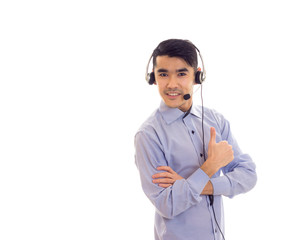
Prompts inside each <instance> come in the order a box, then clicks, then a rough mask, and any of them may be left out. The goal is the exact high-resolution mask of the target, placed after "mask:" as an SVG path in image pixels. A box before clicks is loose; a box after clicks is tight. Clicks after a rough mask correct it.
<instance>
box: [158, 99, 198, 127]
mask: <svg viewBox="0 0 289 240" xmlns="http://www.w3.org/2000/svg"><path fill="white" fill-rule="evenodd" d="M159 111H160V113H161V115H162V116H163V118H164V120H165V121H166V123H167V124H171V123H172V122H174V121H175V120H177V119H178V118H180V117H183V116H184V115H185V114H186V113H185V112H183V111H181V110H180V109H178V108H170V107H168V106H167V105H166V104H165V103H164V101H161V104H160V107H159ZM190 113H191V114H192V115H194V116H196V117H198V118H202V113H201V112H200V111H199V110H198V109H197V108H196V107H195V106H194V105H193V106H192V108H191V112H190Z"/></svg>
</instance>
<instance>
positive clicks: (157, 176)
mask: <svg viewBox="0 0 289 240" xmlns="http://www.w3.org/2000/svg"><path fill="white" fill-rule="evenodd" d="M165 177H166V178H173V175H172V174H171V173H169V172H161V173H156V174H154V175H152V178H165Z"/></svg>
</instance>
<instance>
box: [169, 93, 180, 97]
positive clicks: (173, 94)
mask: <svg viewBox="0 0 289 240" xmlns="http://www.w3.org/2000/svg"><path fill="white" fill-rule="evenodd" d="M168 95H170V96H177V95H179V94H178V93H168Z"/></svg>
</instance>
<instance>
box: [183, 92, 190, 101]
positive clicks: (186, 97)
mask: <svg viewBox="0 0 289 240" xmlns="http://www.w3.org/2000/svg"><path fill="white" fill-rule="evenodd" d="M183 98H184V99H185V100H189V99H190V98H191V95H190V94H189V93H188V94H185V95H184V96H183Z"/></svg>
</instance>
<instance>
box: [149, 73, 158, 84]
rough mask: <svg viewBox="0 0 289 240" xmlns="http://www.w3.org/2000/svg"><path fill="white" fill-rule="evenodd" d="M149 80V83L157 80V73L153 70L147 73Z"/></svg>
mask: <svg viewBox="0 0 289 240" xmlns="http://www.w3.org/2000/svg"><path fill="white" fill-rule="evenodd" d="M147 82H148V84H149V85H153V84H154V83H155V82H156V78H155V73H154V72H151V73H148V75H147Z"/></svg>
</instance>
